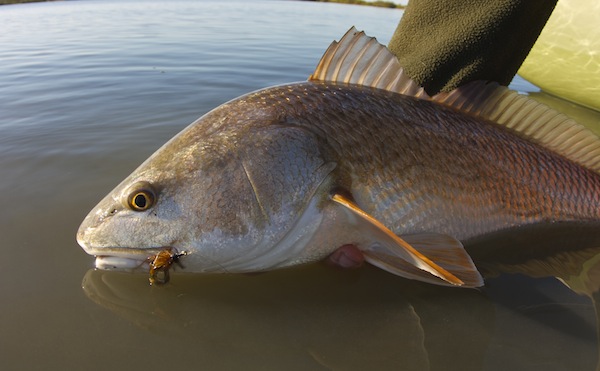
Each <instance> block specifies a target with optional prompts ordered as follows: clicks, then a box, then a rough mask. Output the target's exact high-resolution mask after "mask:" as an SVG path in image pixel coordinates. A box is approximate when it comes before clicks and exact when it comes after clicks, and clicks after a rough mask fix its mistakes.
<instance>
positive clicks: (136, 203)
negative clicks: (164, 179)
mask: <svg viewBox="0 0 600 371" xmlns="http://www.w3.org/2000/svg"><path fill="white" fill-rule="evenodd" d="M155 201H156V194H155V193H154V191H153V190H152V188H150V187H148V186H145V187H144V188H137V189H135V190H134V191H133V192H131V193H130V194H129V197H127V206H129V208H130V209H131V210H133V211H146V210H148V209H149V208H151V207H152V206H154V202H155Z"/></svg>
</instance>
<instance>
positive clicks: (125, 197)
mask: <svg viewBox="0 0 600 371" xmlns="http://www.w3.org/2000/svg"><path fill="white" fill-rule="evenodd" d="M355 35H356V33H355ZM363 40H364V39H360V40H359V41H361V42H362V41H363ZM364 41H365V42H367V40H364ZM340 43H341V42H340ZM367 53H368V52H367ZM326 59H327V54H326V57H324V60H325V61H326V62H327V60H326ZM359 60H360V59H359ZM329 62H330V61H329ZM329 62H327V63H329ZM322 63H323V61H322ZM330 69H331V68H329V67H325V68H324V70H325V71H326V72H327V71H329V70H330ZM338 72H339V71H338ZM359 72H360V71H359ZM365 75H368V73H367V72H362V76H363V77H362V78H363V79H367V80H368V77H367V78H365ZM333 80H334V81H327V79H319V78H316V77H314V76H313V78H312V79H311V81H307V82H302V83H295V84H289V85H282V86H277V87H272V88H267V89H263V90H260V91H257V92H253V93H250V94H247V95H245V96H242V97H240V98H237V99H235V100H233V101H231V102H228V103H226V104H224V105H222V106H220V107H218V108H216V109H214V110H213V111H211V112H209V113H208V114H206V115H205V116H203V117H201V118H200V119H198V120H197V121H196V122H194V123H193V124H192V125H190V126H189V127H188V128H186V129H185V130H184V131H182V132H181V133H180V134H178V135H177V136H175V137H174V138H173V139H171V140H170V141H169V142H168V143H166V144H165V145H164V146H163V147H162V148H161V149H159V150H158V151H157V152H156V153H155V154H153V155H152V156H151V157H150V158H149V159H148V160H146V162H144V163H143V164H142V165H141V166H140V167H139V168H138V169H137V170H135V171H134V172H133V173H132V174H131V175H130V176H129V177H128V178H127V179H125V180H124V181H123V182H122V183H121V184H120V185H119V186H117V187H116V188H115V190H113V191H112V192H111V193H110V194H109V195H108V196H106V198H105V199H104V200H102V201H101V202H100V204H99V205H98V206H97V207H96V208H95V209H94V210H92V212H90V214H89V215H88V216H87V217H86V219H85V220H84V222H83V223H82V226H81V227H80V230H79V232H78V236H77V238H78V241H79V243H80V244H81V246H83V248H84V249H85V250H86V252H88V253H89V254H92V255H96V256H97V257H98V258H97V265H98V266H100V267H108V266H113V265H114V266H115V267H125V268H127V267H134V266H136V264H138V263H139V262H143V261H145V260H146V259H147V257H148V256H149V255H154V254H156V253H157V252H158V251H160V250H162V249H165V248H169V249H173V250H174V251H185V253H186V256H185V266H186V270H187V271H190V272H250V271H263V270H269V269H274V268H280V267H285V266H291V265H297V264H302V263H308V262H313V261H318V260H321V259H323V258H325V257H326V256H328V255H329V254H331V253H332V252H333V251H334V250H335V249H336V248H338V247H340V246H342V245H344V244H353V245H357V246H359V247H360V248H361V249H362V250H363V251H364V252H365V255H366V256H367V261H369V262H371V263H373V264H375V265H377V266H380V267H382V268H384V269H386V270H388V271H390V272H393V273H396V274H400V275H403V276H406V277H409V278H416V279H420V280H423V281H427V282H432V283H439V284H448V283H450V284H458V285H465V286H466V287H475V286H481V284H482V280H481V277H480V276H479V274H478V273H477V271H476V269H475V267H474V265H473V263H472V261H471V260H470V258H469V257H468V255H466V253H465V252H464V250H463V249H462V245H460V242H458V241H459V240H466V239H470V238H473V237H477V236H481V235H484V234H487V233H491V232H495V231H498V230H501V229H507V228H513V227H516V226H520V225H529V224H534V223H552V222H557V221H582V222H586V221H593V220H598V219H599V218H600V215H599V210H600V175H599V174H598V172H597V171H595V170H594V169H590V168H589V167H586V166H582V165H581V164H579V163H577V162H575V161H572V160H571V159H569V158H567V157H566V156H565V155H563V154H561V153H557V151H555V150H553V149H549V148H547V147H546V146H545V145H543V143H542V144H540V143H539V141H537V142H536V141H534V140H531V139H530V138H527V137H526V136H525V135H521V134H520V133H519V132H517V131H515V130H513V129H508V128H506V127H505V126H503V125H499V124H497V123H495V122H492V121H490V119H489V118H488V116H490V115H487V116H486V115H475V114H472V113H469V112H463V111H465V110H459V109H456V108H455V107H452V104H443V103H440V102H438V101H435V100H432V99H423V98H422V97H421V98H418V97H415V96H419V94H420V95H423V93H418V94H411V95H406V94H399V93H398V92H397V91H390V90H389V89H381V88H378V87H377V86H375V87H373V85H372V84H371V86H369V85H366V84H363V83H360V84H357V83H356V82H354V81H349V82H348V81H346V80H348V79H342V80H344V81H340V79H333ZM350 80H351V79H350ZM488 95H489V94H488ZM486 97H487V96H486ZM446 99H453V96H450V98H446ZM486 99H487V98H486ZM441 101H443V99H442V100H441ZM467 111H468V110H467ZM542 142H543V141H542ZM413 247H414V249H413ZM430 258H431V259H430ZM438 263H439V265H438ZM448 272H450V273H448ZM456 277H458V279H456V280H454V279H455V278H456ZM465 283H466V284H465Z"/></svg>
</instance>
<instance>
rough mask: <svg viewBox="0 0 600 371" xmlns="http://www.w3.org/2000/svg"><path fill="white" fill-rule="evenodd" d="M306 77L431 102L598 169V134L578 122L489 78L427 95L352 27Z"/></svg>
mask: <svg viewBox="0 0 600 371" xmlns="http://www.w3.org/2000/svg"><path fill="white" fill-rule="evenodd" d="M309 80H312V81H328V82H336V83H347V84H359V85H363V86H369V87H372V88H377V89H383V90H387V91H391V92H395V93H399V94H404V95H409V96H413V97H417V98H421V99H426V100H433V101H435V102H438V103H440V104H443V105H446V106H450V107H453V108H455V109H458V110H460V111H463V112H467V113H470V114H473V115H475V116H479V117H481V118H484V119H487V120H489V121H492V122H495V123H497V124H499V125H501V126H505V127H507V128H509V129H511V130H513V131H515V132H518V133H519V134H521V135H523V136H525V137H526V138H528V139H530V140H532V141H534V142H536V143H538V144H540V145H542V146H544V147H546V148H549V149H550V150H552V151H554V152H556V153H558V154H560V155H562V156H564V157H566V158H568V159H570V160H572V161H574V162H576V163H578V164H580V165H582V166H584V167H586V168H588V169H591V170H593V171H596V172H600V138H598V136H597V135H595V134H594V133H593V132H591V131H590V130H589V129H587V128H585V127H584V126H583V125H581V124H579V123H577V122H576V121H574V120H572V119H570V118H569V117H567V116H566V115H564V114H562V113H559V112H557V111H555V110H553V109H552V108H550V107H548V106H546V105H544V104H542V103H539V102H537V101H535V100H534V99H532V98H530V97H527V96H525V95H522V94H519V93H517V92H515V91H512V90H510V89H508V88H507V87H505V86H502V85H499V84H498V83H495V82H486V81H473V82H470V83H467V84H465V85H463V86H460V87H458V88H457V89H454V90H453V91H451V92H448V93H440V94H437V95H435V96H434V97H430V96H429V95H427V93H426V92H425V90H424V89H423V88H422V87H421V86H419V85H418V84H417V83H416V82H414V81H413V80H412V79H411V78H410V77H409V76H408V75H407V74H406V73H405V72H404V69H403V67H402V66H401V64H400V62H399V61H398V59H397V58H396V56H395V55H393V54H392V53H391V52H390V51H389V50H388V49H387V48H386V47H385V46H384V45H381V44H379V42H377V40H376V39H375V38H373V37H369V36H367V35H365V33H364V32H362V31H360V32H359V31H358V30H357V29H356V28H354V27H352V28H350V30H349V31H348V32H346V34H345V35H344V36H343V37H342V38H341V39H340V41H339V42H335V41H334V42H333V43H332V44H331V45H330V46H329V48H328V49H327V51H326V52H325V54H324V55H323V57H322V58H321V60H320V62H319V64H318V66H317V68H316V69H315V72H314V73H313V74H312V75H311V76H310V78H309Z"/></svg>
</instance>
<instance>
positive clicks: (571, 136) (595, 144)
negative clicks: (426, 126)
mask: <svg viewBox="0 0 600 371" xmlns="http://www.w3.org/2000/svg"><path fill="white" fill-rule="evenodd" d="M432 100H434V101H436V102H440V103H442V104H444V105H447V106H450V107H454V108H456V109H458V110H461V111H463V112H469V113H471V114H474V115H476V116H479V117H483V118H485V119H487V120H490V121H493V122H495V123H498V124H500V125H502V126H506V127H508V128H510V129H512V130H514V131H516V132H518V133H520V134H522V135H523V136H525V137H526V138H529V139H531V140H533V141H534V142H537V143H538V144H541V145H543V146H544V147H546V148H549V149H551V150H552V151H554V152H556V153H559V154H561V155H563V156H565V157H567V158H568V159H570V160H571V161H574V162H576V163H578V164H580V165H582V166H585V167H587V168H588V169H591V170H594V171H596V172H600V138H598V136H597V135H596V134H594V133H593V132H591V131H590V130H589V129H587V128H586V127H585V126H583V125H581V124H579V123H577V122H576V121H574V120H573V119H571V118H569V117H568V116H566V115H564V114H562V113H560V112H557V111H555V110H553V109H552V108H550V107H548V106H546V105H545V104H542V103H539V102H537V101H536V100H534V99H531V98H529V97H527V96H525V95H521V94H519V93H517V92H515V91H513V90H510V89H508V88H507V87H506V86H501V85H499V84H498V83H495V82H493V83H486V82H484V81H473V82H470V83H468V84H466V85H463V86H461V87H459V88H457V89H455V90H453V91H451V92H449V93H440V94H438V95H435V96H434V97H433V98H432Z"/></svg>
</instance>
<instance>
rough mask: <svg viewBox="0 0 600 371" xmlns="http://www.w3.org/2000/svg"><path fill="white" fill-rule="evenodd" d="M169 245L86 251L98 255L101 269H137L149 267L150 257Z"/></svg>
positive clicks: (96, 262) (97, 265) (97, 264)
mask: <svg viewBox="0 0 600 371" xmlns="http://www.w3.org/2000/svg"><path fill="white" fill-rule="evenodd" d="M168 248H169V247H151V248H143V249H139V248H126V247H114V248H101V249H94V248H91V249H88V250H87V251H86V252H87V253H88V254H90V255H94V256H95V257H96V261H95V266H96V268H97V269H101V270H131V271H133V270H136V269H141V268H147V267H148V264H149V259H150V258H151V257H152V256H153V255H156V254H158V253H159V252H160V251H161V250H164V249H168Z"/></svg>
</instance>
